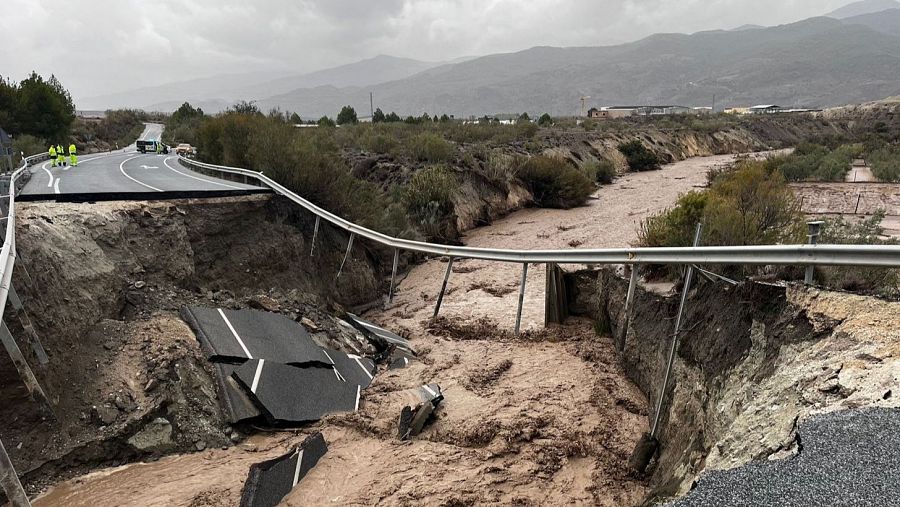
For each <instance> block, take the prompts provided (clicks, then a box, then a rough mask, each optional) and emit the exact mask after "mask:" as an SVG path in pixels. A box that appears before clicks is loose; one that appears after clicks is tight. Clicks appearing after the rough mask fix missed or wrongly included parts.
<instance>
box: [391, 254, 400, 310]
mask: <svg viewBox="0 0 900 507" xmlns="http://www.w3.org/2000/svg"><path fill="white" fill-rule="evenodd" d="M399 263H400V249H399V248H395V249H394V266H393V267H392V268H391V287H390V288H389V289H388V303H393V302H394V281H395V280H396V279H397V264H399Z"/></svg>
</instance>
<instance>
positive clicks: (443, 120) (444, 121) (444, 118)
mask: <svg viewBox="0 0 900 507" xmlns="http://www.w3.org/2000/svg"><path fill="white" fill-rule="evenodd" d="M449 121H450V117H449V116H447V113H444V114H442V115H441V123H447V122H449Z"/></svg>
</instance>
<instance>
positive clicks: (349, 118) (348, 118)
mask: <svg viewBox="0 0 900 507" xmlns="http://www.w3.org/2000/svg"><path fill="white" fill-rule="evenodd" d="M356 122H357V118H356V110H355V109H353V108H352V107H350V106H344V107H342V108H341V112H340V113H338V115H337V124H338V125H348V124H353V123H356Z"/></svg>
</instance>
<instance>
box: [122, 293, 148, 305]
mask: <svg viewBox="0 0 900 507" xmlns="http://www.w3.org/2000/svg"><path fill="white" fill-rule="evenodd" d="M125 301H127V302H128V303H129V304H131V305H132V306H140V305H142V304H144V295H143V294H141V293H140V292H135V291H128V293H126V294H125Z"/></svg>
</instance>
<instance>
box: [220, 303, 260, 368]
mask: <svg viewBox="0 0 900 507" xmlns="http://www.w3.org/2000/svg"><path fill="white" fill-rule="evenodd" d="M219 315H221V316H222V320H224V321H225V325H226V326H228V330H229V331H231V334H232V335H233V336H234V339H235V340H237V342H238V345H240V346H241V348H242V349H243V350H244V354H247V359H253V354H251V353H250V351H249V350H247V346H246V345H244V340H241V337H240V336H239V335H238V334H237V331H235V330H234V326H232V325H231V321H230V320H228V317H226V316H225V312H223V311H222V309H221V308H219Z"/></svg>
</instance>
